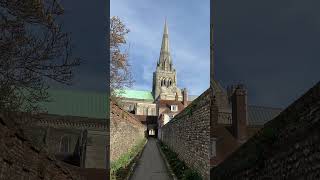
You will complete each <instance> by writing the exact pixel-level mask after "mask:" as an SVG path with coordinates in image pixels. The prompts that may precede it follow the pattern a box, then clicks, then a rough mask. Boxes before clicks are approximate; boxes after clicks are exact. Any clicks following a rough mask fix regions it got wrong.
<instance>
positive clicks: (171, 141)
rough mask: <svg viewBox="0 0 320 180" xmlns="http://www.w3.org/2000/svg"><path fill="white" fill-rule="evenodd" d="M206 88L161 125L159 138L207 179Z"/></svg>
mask: <svg viewBox="0 0 320 180" xmlns="http://www.w3.org/2000/svg"><path fill="white" fill-rule="evenodd" d="M210 97H211V91H210V89H208V90H207V91H205V92H204V93H203V94H202V95H200V96H199V97H198V98H197V99H196V100H194V101H193V102H192V103H191V104H190V105H189V106H188V107H186V108H185V109H184V110H183V111H182V112H181V113H179V114H178V115H177V116H176V117H174V119H172V120H171V121H170V122H169V123H167V124H166V125H164V126H163V127H162V128H161V132H162V133H161V137H160V139H161V141H163V142H164V143H165V144H167V145H168V146H169V147H170V148H171V149H172V150H173V151H175V152H176V153H177V154H178V156H179V158H180V159H181V160H183V161H184V162H185V163H186V164H187V165H188V166H189V167H191V168H193V169H195V170H197V171H198V172H199V173H200V174H201V175H202V176H203V178H204V179H209V169H210V163H209V143H210V102H211V98H210Z"/></svg>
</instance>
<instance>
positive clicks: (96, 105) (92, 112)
mask: <svg viewBox="0 0 320 180" xmlns="http://www.w3.org/2000/svg"><path fill="white" fill-rule="evenodd" d="M48 93H49V96H50V97H49V100H50V102H42V103H40V106H41V107H42V109H43V110H44V111H45V112H46V113H48V114H55V115H63V116H79V117H89V118H98V119H106V118H107V115H108V111H109V103H108V98H107V93H99V92H90V91H74V90H57V89H50V90H48Z"/></svg>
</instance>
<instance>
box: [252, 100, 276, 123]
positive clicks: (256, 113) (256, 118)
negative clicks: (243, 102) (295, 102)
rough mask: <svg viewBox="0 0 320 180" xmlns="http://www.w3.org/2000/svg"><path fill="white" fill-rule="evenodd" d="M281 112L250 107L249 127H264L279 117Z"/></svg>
mask: <svg viewBox="0 0 320 180" xmlns="http://www.w3.org/2000/svg"><path fill="white" fill-rule="evenodd" d="M281 111H282V109H280V108H272V107H263V106H253V105H249V106H248V123H249V125H258V126H262V125H264V124H265V123H267V122H268V121H270V120H272V119H273V118H275V117H276V116H277V115H279V114H280V112H281Z"/></svg>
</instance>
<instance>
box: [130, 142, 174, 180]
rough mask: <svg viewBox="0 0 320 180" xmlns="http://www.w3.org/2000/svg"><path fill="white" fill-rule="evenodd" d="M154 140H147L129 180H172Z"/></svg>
mask: <svg viewBox="0 0 320 180" xmlns="http://www.w3.org/2000/svg"><path fill="white" fill-rule="evenodd" d="M156 143H157V140H156V139H155V138H149V139H148V143H147V144H146V146H145V148H144V150H143V152H142V155H141V157H140V159H139V160H138V162H137V165H136V168H135V169H134V172H133V175H132V176H131V178H130V180H172V178H171V176H170V175H169V172H168V170H167V168H166V165H165V162H164V160H163V159H162V156H161V154H160V151H159V149H158V146H157V144H156Z"/></svg>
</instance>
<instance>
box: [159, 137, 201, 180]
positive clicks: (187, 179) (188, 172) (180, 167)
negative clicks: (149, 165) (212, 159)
mask: <svg viewBox="0 0 320 180" xmlns="http://www.w3.org/2000/svg"><path fill="white" fill-rule="evenodd" d="M160 147H161V150H162V151H163V153H164V154H165V156H166V158H167V160H168V162H169V164H170V167H171V168H172V170H173V172H174V174H175V175H176V176H177V178H178V179H182V180H202V178H201V176H200V174H199V173H198V172H196V171H195V170H193V169H190V168H188V166H186V165H185V163H184V162H183V161H181V160H180V159H179V158H178V154H177V153H175V152H173V151H172V150H170V148H169V147H168V146H167V145H165V144H163V143H162V142H160Z"/></svg>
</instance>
